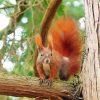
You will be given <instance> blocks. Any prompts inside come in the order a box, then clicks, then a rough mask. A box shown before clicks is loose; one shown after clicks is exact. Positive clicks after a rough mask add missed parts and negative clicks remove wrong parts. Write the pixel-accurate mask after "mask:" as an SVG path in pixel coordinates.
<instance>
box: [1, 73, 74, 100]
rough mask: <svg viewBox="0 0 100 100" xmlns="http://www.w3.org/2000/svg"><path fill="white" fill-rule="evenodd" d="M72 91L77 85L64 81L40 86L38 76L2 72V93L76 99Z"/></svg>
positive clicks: (57, 99)
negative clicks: (13, 74) (49, 85)
mask: <svg viewBox="0 0 100 100" xmlns="http://www.w3.org/2000/svg"><path fill="white" fill-rule="evenodd" d="M72 91H74V92H75V87H74V86H72V85H70V84H69V83H66V82H62V81H61V82H60V81H59V82H58V81H57V82H53V86H52V87H47V86H46V84H45V85H42V86H40V85H39V79H38V78H35V79H34V78H33V79H32V78H31V77H24V76H12V75H6V74H0V95H10V96H19V97H31V98H36V97H41V98H51V99H52V100H53V99H54V100H62V97H66V98H67V99H68V100H75V97H74V96H73V95H72Z"/></svg>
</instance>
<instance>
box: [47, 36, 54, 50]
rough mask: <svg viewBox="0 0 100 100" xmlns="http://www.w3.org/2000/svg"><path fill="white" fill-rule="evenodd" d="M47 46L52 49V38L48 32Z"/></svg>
mask: <svg viewBox="0 0 100 100" xmlns="http://www.w3.org/2000/svg"><path fill="white" fill-rule="evenodd" d="M48 48H49V49H51V50H52V49H53V38H52V36H51V35H50V34H49V35H48Z"/></svg>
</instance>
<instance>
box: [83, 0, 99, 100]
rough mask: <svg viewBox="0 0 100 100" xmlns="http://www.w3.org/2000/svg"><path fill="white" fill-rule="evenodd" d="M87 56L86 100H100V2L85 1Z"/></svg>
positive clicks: (84, 94) (84, 92) (84, 63)
mask: <svg viewBox="0 0 100 100" xmlns="http://www.w3.org/2000/svg"><path fill="white" fill-rule="evenodd" d="M84 5H85V25H86V56H85V58H84V62H83V69H82V81H83V97H84V100H100V0H84Z"/></svg>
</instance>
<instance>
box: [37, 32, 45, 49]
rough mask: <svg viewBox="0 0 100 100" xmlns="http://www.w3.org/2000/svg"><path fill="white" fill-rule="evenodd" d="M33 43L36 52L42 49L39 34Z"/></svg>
mask: <svg viewBox="0 0 100 100" xmlns="http://www.w3.org/2000/svg"><path fill="white" fill-rule="evenodd" d="M35 43H36V46H37V49H38V50H40V49H42V48H43V44H42V39H41V36H40V35H39V34H38V35H36V36H35Z"/></svg>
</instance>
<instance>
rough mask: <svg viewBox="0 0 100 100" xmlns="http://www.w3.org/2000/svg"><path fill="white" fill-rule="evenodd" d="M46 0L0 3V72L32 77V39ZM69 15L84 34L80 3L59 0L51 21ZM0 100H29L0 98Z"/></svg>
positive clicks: (47, 3) (44, 9)
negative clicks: (59, 3)
mask: <svg viewBox="0 0 100 100" xmlns="http://www.w3.org/2000/svg"><path fill="white" fill-rule="evenodd" d="M49 2H50V0H0V72H6V73H9V74H12V75H13V74H16V75H24V76H32V77H33V76H34V70H33V64H34V50H35V42H34V36H35V34H37V33H38V32H39V27H40V24H41V21H42V18H43V16H44V13H45V11H46V9H47V7H48V5H49ZM61 16H72V17H73V18H74V19H75V20H76V21H77V23H78V25H79V28H80V31H81V33H82V35H84V29H85V27H84V2H83V0H63V2H62V3H61V5H60V6H59V8H58V10H57V13H56V15H55V17H54V20H56V19H57V18H59V17H61ZM0 100H31V99H29V98H21V97H12V96H9V97H8V96H0ZM32 100H33V99H32Z"/></svg>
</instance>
